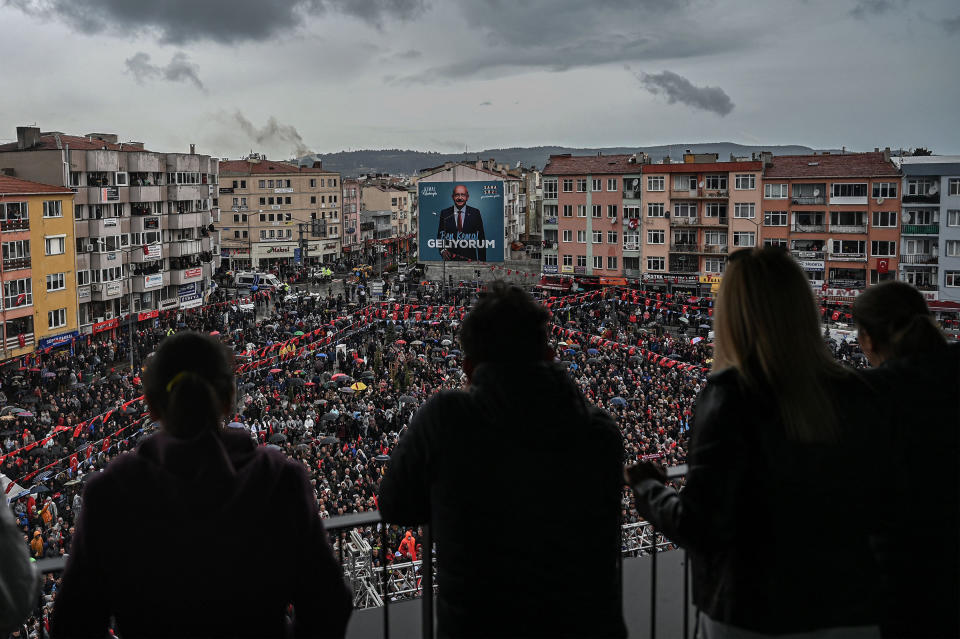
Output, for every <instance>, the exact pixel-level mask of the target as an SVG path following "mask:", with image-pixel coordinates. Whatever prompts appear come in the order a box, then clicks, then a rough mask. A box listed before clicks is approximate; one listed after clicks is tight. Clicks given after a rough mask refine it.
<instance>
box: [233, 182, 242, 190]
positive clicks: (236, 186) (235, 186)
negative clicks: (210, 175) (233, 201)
mask: <svg viewBox="0 0 960 639" xmlns="http://www.w3.org/2000/svg"><path fill="white" fill-rule="evenodd" d="M239 186H240V184H239V183H238V182H237V181H236V180H234V181H233V188H235V189H236V188H239Z"/></svg>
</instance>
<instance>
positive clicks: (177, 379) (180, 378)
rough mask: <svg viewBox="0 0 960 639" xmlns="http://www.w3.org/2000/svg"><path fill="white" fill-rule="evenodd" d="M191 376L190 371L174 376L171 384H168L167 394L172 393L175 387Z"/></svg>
mask: <svg viewBox="0 0 960 639" xmlns="http://www.w3.org/2000/svg"><path fill="white" fill-rule="evenodd" d="M189 374H190V371H180V372H179V373H177V374H176V375H174V376H173V377H172V378H171V379H170V381H169V382H167V392H168V393H169V392H171V391H172V390H173V387H174V386H176V385H177V384H179V383H180V382H182V381H183V379H184V378H185V377H186V376H187V375H189Z"/></svg>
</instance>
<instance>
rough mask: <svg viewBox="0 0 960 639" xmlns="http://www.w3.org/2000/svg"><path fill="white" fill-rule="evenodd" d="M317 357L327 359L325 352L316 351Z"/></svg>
mask: <svg viewBox="0 0 960 639" xmlns="http://www.w3.org/2000/svg"><path fill="white" fill-rule="evenodd" d="M317 357H320V358H322V359H327V357H328V356H327V354H326V353H317Z"/></svg>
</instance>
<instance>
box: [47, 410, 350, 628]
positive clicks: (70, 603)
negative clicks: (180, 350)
mask: <svg viewBox="0 0 960 639" xmlns="http://www.w3.org/2000/svg"><path fill="white" fill-rule="evenodd" d="M289 604H293V605H294V606H295V610H296V626H295V631H296V634H297V636H341V637H342V636H343V634H344V631H345V628H346V622H347V619H348V618H349V616H350V612H351V597H350V593H349V590H348V589H347V587H346V586H345V584H344V581H343V576H342V572H341V571H340V569H339V566H338V565H337V563H336V559H335V558H334V556H333V552H332V550H331V548H330V545H329V542H328V541H327V537H326V534H325V532H324V528H323V524H322V523H321V520H320V517H319V514H318V512H317V504H316V497H315V495H314V494H313V491H312V489H311V487H310V485H309V483H308V481H307V475H306V472H305V471H304V469H303V468H302V467H301V466H299V465H298V464H297V463H296V462H294V461H292V460H290V459H288V458H286V457H284V456H283V455H282V454H280V453H278V452H276V451H272V450H267V449H266V448H256V447H254V445H253V443H252V441H251V439H250V436H249V434H248V433H246V432H243V431H236V430H234V429H228V430H226V431H221V432H217V433H213V432H206V433H203V434H201V435H199V436H197V437H196V438H194V439H191V440H181V439H176V438H174V437H172V436H170V435H169V434H167V433H165V432H162V431H161V432H159V433H156V434H154V435H152V436H150V437H148V438H146V439H145V440H144V441H143V442H142V443H141V444H140V446H139V447H138V448H137V450H136V452H134V453H126V454H124V455H121V456H120V457H118V458H117V459H115V460H114V461H113V462H111V463H110V465H109V466H108V467H107V468H106V470H104V471H103V472H102V473H98V474H97V475H95V476H94V477H93V478H91V479H90V481H89V482H88V484H87V486H86V488H85V494H84V503H83V511H82V513H81V515H80V520H79V522H78V525H77V532H76V536H75V537H74V540H73V546H72V549H71V553H70V558H69V560H68V561H67V567H66V571H65V572H64V578H63V586H62V587H61V589H60V590H59V591H58V593H57V602H56V607H55V609H54V615H53V620H52V628H51V630H52V633H53V635H54V636H61V637H93V636H96V637H103V636H105V633H106V629H107V625H108V622H109V618H110V616H111V615H112V616H114V617H115V618H116V622H117V630H118V633H119V634H121V635H122V636H124V637H150V636H154V637H173V636H205V637H216V636H232V637H270V636H273V637H279V636H284V633H285V630H284V618H285V616H286V613H287V606H288V605H289Z"/></svg>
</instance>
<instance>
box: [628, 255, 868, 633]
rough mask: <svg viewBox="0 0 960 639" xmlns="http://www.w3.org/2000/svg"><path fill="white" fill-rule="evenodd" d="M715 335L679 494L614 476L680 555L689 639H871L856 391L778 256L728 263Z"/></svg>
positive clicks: (862, 427)
mask: <svg viewBox="0 0 960 639" xmlns="http://www.w3.org/2000/svg"><path fill="white" fill-rule="evenodd" d="M714 328H715V331H716V339H715V355H714V364H713V373H712V374H711V375H710V377H709V380H708V383H707V385H706V387H705V388H704V390H703V391H702V392H701V394H700V396H699V398H698V401H697V407H696V412H695V415H694V423H693V427H692V433H691V435H692V441H691V450H690V455H689V458H688V462H689V471H688V474H687V477H686V485H685V487H684V489H683V490H682V491H680V492H679V493H678V492H677V491H676V490H674V489H673V488H670V487H667V486H665V485H664V483H663V473H662V470H661V469H660V468H659V467H658V466H656V465H654V464H650V463H641V464H637V465H635V466H632V467H630V468H628V469H627V472H626V475H627V481H628V483H629V484H630V485H631V486H632V487H633V489H634V493H635V496H636V505H637V510H638V511H639V512H640V514H641V515H643V516H644V517H645V518H646V519H647V520H648V521H650V522H651V523H652V524H653V525H654V526H655V527H656V528H657V529H659V530H660V531H662V532H663V533H664V534H665V535H666V536H667V537H669V538H670V539H671V540H673V541H674V542H676V543H678V544H680V545H681V546H682V547H684V548H686V549H687V550H688V551H689V552H690V555H691V558H692V570H693V598H694V604H695V605H696V606H697V607H698V608H699V610H700V614H699V618H698V622H699V636H701V637H708V638H712V637H757V636H762V635H766V634H769V635H781V634H790V635H791V636H794V635H799V636H807V635H808V636H811V637H813V636H815V637H826V636H833V635H836V636H843V637H851V636H853V637H872V636H878V634H879V630H878V627H877V618H878V614H877V611H876V603H875V602H876V600H877V597H878V594H877V593H876V592H875V588H876V583H877V579H876V575H877V569H876V566H875V564H874V562H873V559H872V555H871V553H870V551H869V547H868V543H867V532H868V531H867V525H868V523H869V522H870V521H871V518H872V513H873V512H874V509H875V507H874V506H873V500H872V499H871V498H869V495H870V490H871V479H870V474H869V471H870V463H869V462H870V459H869V457H870V455H869V452H866V451H864V450H863V446H864V445H865V442H866V441H869V437H868V435H869V429H870V424H871V420H876V419H879V417H878V416H874V415H872V413H871V411H872V409H871V405H872V403H873V402H872V398H871V396H870V393H869V391H868V388H867V387H866V386H865V385H864V384H863V382H862V381H861V380H860V379H859V378H858V377H857V376H856V375H855V374H854V373H853V372H852V371H849V370H847V369H845V368H843V367H841V366H840V365H839V364H838V363H837V362H835V361H834V360H833V358H832V357H831V356H830V354H829V352H828V350H827V348H826V345H825V343H824V341H823V338H822V337H821V333H820V326H819V323H818V319H817V310H816V306H815V303H814V299H813V293H812V291H811V288H810V284H809V282H808V281H807V279H806V277H805V276H804V274H803V272H802V271H801V270H800V267H799V265H798V264H797V263H796V261H795V260H794V259H793V258H792V257H791V256H790V255H788V254H787V253H786V252H785V251H782V250H780V249H776V248H764V249H748V250H741V251H738V252H736V253H733V254H732V255H731V256H730V258H729V261H728V265H727V269H726V273H725V274H724V278H723V283H722V284H721V286H720V291H719V295H718V299H717V305H716V310H715V323H714Z"/></svg>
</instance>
